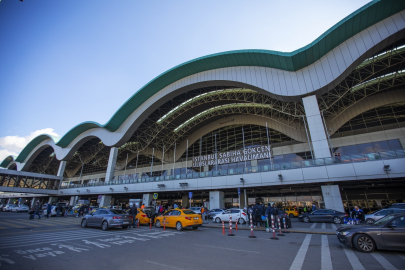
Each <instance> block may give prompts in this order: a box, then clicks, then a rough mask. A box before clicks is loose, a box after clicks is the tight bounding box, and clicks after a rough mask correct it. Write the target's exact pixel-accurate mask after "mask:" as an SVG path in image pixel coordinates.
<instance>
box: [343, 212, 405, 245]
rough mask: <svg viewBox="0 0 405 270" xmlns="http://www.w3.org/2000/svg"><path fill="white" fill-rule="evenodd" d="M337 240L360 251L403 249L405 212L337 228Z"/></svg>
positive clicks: (404, 243)
mask: <svg viewBox="0 0 405 270" xmlns="http://www.w3.org/2000/svg"><path fill="white" fill-rule="evenodd" d="M337 232H338V233H337V238H338V240H339V241H340V242H341V243H343V244H345V245H348V246H350V247H355V248H356V249H358V250H359V251H362V252H373V251H374V250H376V249H388V250H402V251H405V213H396V214H391V215H388V216H385V217H383V218H381V219H380V220H377V221H376V222H374V224H369V225H354V226H350V227H342V228H339V229H338V230H337Z"/></svg>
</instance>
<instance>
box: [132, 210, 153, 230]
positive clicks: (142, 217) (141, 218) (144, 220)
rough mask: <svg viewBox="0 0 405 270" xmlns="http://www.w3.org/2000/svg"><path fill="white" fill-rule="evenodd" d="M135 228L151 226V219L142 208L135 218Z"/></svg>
mask: <svg viewBox="0 0 405 270" xmlns="http://www.w3.org/2000/svg"><path fill="white" fill-rule="evenodd" d="M135 218H136V219H135V226H138V222H139V225H145V224H146V225H149V223H150V217H149V215H148V214H147V213H145V212H144V211H143V210H142V209H141V208H138V214H137V215H136V217H135Z"/></svg>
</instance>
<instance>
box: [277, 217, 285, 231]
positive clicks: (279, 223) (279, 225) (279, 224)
mask: <svg viewBox="0 0 405 270" xmlns="http://www.w3.org/2000/svg"><path fill="white" fill-rule="evenodd" d="M277 220H278V231H279V233H278V234H277V235H278V236H285V235H284V234H283V233H282V231H281V222H280V216H277Z"/></svg>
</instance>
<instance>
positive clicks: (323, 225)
mask: <svg viewBox="0 0 405 270" xmlns="http://www.w3.org/2000/svg"><path fill="white" fill-rule="evenodd" d="M340 227H342V225H340V224H333V223H312V225H311V226H310V228H311V229H333V230H337V229H338V228H340Z"/></svg>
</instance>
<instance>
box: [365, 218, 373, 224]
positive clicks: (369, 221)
mask: <svg viewBox="0 0 405 270" xmlns="http://www.w3.org/2000/svg"><path fill="white" fill-rule="evenodd" d="M366 222H367V224H374V222H375V220H374V219H372V218H368V219H366Z"/></svg>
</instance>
